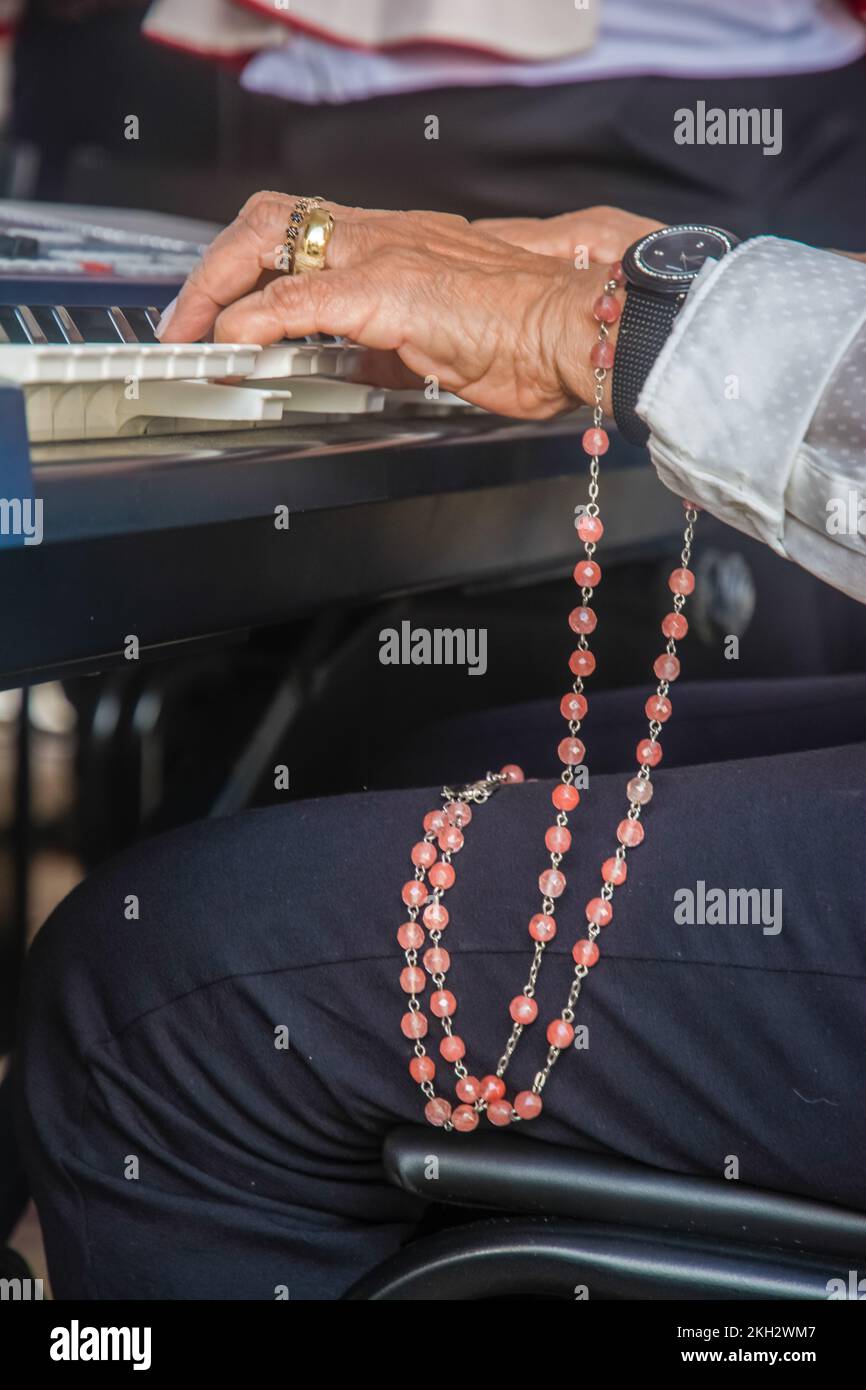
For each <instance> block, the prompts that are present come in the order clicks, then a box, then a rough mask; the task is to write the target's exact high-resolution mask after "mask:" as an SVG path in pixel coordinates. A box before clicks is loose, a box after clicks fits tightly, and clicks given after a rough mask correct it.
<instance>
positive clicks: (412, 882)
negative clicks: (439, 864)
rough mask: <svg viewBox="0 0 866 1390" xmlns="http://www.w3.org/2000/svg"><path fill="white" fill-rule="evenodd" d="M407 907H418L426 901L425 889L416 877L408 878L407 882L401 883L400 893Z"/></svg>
mask: <svg viewBox="0 0 866 1390" xmlns="http://www.w3.org/2000/svg"><path fill="white" fill-rule="evenodd" d="M400 897H401V898H402V899H403V901H404V903H405V904H406V906H407V907H420V906H421V904H422V903H424V902H426V901H427V889H426V888H425V886H424V884H423V883H419V882H418V879H417V878H410V879H409V882H408V883H404V884H403V891H402V892H401V894H400Z"/></svg>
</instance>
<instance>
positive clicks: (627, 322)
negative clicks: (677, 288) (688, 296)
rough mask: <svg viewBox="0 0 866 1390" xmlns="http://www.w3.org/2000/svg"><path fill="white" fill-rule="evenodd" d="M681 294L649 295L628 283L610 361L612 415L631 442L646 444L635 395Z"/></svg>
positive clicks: (652, 363) (652, 362)
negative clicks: (614, 348)
mask: <svg viewBox="0 0 866 1390" xmlns="http://www.w3.org/2000/svg"><path fill="white" fill-rule="evenodd" d="M683 298H684V296H682V295H679V294H651V293H650V292H648V291H647V290H642V289H639V288H638V287H637V286H636V285H630V286H629V287H628V289H627V291H626V296H625V305H624V307H623V311H622V317H621V319H620V325H619V336H618V338H617V341H616V356H615V358H614V363H613V388H612V395H613V415H614V419H615V420H616V423H617V428H618V429H619V432H620V434H621V435H622V436H623V438H625V439H627V440H628V441H629V443H630V444H646V442H647V440H648V439H649V430H648V429H647V427H646V425H645V424H644V422H643V420H641V418H640V416H639V415H638V414H637V412H636V409H635V407H636V406H637V402H638V397H639V396H640V393H641V391H642V390H643V384H644V382H645V381H646V379H647V377H648V376H649V374H650V372H651V370H652V368H653V365H654V363H655V360H656V358H657V357H658V355H659V353H660V351H661V349H662V347H663V345H664V343H665V341H666V340H667V337H668V335H669V333H670V331H671V329H672V328H673V324H674V319H675V318H676V316H677V313H678V311H679V309H680V306H681V304H682V301H683Z"/></svg>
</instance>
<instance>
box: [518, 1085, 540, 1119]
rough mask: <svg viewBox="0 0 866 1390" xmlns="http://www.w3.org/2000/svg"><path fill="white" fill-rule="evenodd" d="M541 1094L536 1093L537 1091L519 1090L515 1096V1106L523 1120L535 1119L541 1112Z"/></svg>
mask: <svg viewBox="0 0 866 1390" xmlns="http://www.w3.org/2000/svg"><path fill="white" fill-rule="evenodd" d="M541 1106H542V1100H541V1096H539V1095H536V1093H535V1091H519V1092H518V1094H517V1095H516V1096H515V1097H514V1108H515V1110H516V1111H517V1113H518V1115H519V1116H520V1118H521V1120H534V1119H535V1117H536V1115H540V1114H541Z"/></svg>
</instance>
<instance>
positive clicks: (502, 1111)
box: [487, 1100, 512, 1126]
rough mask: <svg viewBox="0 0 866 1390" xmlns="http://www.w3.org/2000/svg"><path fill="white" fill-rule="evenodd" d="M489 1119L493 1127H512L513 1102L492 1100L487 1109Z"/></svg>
mask: <svg viewBox="0 0 866 1390" xmlns="http://www.w3.org/2000/svg"><path fill="white" fill-rule="evenodd" d="M487 1118H488V1120H489V1121H490V1123H491V1124H492V1125H497V1126H502V1125H510V1124H511V1120H512V1115H511V1101H509V1100H492V1101H491V1102H490V1104H489V1105H488V1107H487Z"/></svg>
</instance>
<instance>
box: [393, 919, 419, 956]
mask: <svg viewBox="0 0 866 1390" xmlns="http://www.w3.org/2000/svg"><path fill="white" fill-rule="evenodd" d="M397 940H398V941H399V943H400V945H401V946H402V947H403V950H404V951H417V950H418V947H419V946H423V945H424V932H423V930H422V929H421V927H419V925H418V923H417V922H404V923H403V925H402V927H398V928H397Z"/></svg>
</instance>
